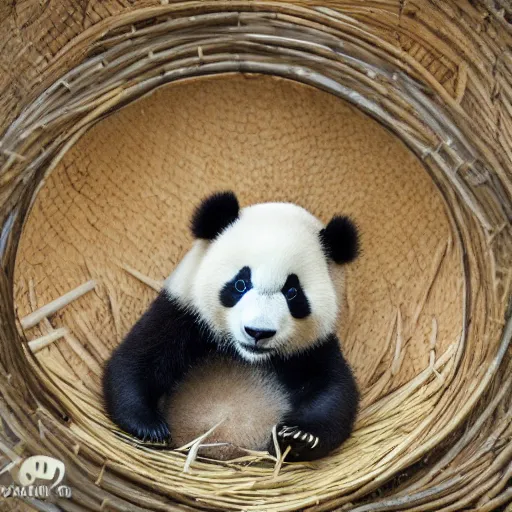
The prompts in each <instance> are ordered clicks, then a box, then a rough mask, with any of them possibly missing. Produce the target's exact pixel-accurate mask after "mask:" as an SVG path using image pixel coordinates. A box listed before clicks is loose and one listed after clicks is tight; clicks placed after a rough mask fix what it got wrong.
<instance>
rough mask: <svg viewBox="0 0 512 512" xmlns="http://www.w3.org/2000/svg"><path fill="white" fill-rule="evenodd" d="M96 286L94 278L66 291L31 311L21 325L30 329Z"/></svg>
mask: <svg viewBox="0 0 512 512" xmlns="http://www.w3.org/2000/svg"><path fill="white" fill-rule="evenodd" d="M95 287H96V281H94V280H91V281H88V282H87V283H84V284H82V285H80V286H77V287H76V288H75V289H73V290H71V291H69V292H67V293H65V294H64V295H62V296H61V297H59V298H58V299H55V300H54V301H52V302H50V303H48V304H46V305H45V306H43V307H41V308H40V309H38V310H37V311H34V312H33V313H30V314H29V315H27V316H26V317H24V318H22V319H21V326H22V327H23V329H30V328H31V327H34V326H35V325H37V324H38V323H39V322H40V321H41V320H42V319H43V318H47V317H49V316H51V315H53V314H54V313H56V312H57V311H59V310H60V309H62V308H64V307H65V306H67V305H68V304H70V303H71V302H73V301H74V300H77V299H78V298H80V297H81V296H82V295H85V294H86V293H88V292H90V291H91V290H94V288H95Z"/></svg>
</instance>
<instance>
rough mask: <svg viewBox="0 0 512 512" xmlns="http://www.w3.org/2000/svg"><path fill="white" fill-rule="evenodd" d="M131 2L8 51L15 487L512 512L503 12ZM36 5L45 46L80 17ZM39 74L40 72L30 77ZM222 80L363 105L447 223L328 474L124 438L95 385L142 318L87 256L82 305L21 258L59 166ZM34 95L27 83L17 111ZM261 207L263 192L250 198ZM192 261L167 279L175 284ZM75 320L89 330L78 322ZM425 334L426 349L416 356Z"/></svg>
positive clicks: (187, 502)
mask: <svg viewBox="0 0 512 512" xmlns="http://www.w3.org/2000/svg"><path fill="white" fill-rule="evenodd" d="M56 3H57V4H61V5H62V6H65V4H66V3H65V2H56ZM113 4H114V3H113V2H112V5H111V3H110V2H106V3H105V5H107V6H110V7H111V8H112V9H113V11H112V12H115V15H111V13H109V11H108V9H107V10H106V11H105V12H103V11H101V12H100V9H95V6H96V4H95V3H94V2H89V4H88V6H87V8H86V11H85V13H84V16H85V19H86V20H88V21H89V23H87V25H88V28H86V29H84V27H83V25H80V24H77V23H76V21H74V18H73V17H71V19H72V20H73V21H71V22H70V24H69V26H70V27H71V28H70V32H69V33H68V32H65V34H66V35H65V37H64V39H63V40H59V41H56V44H57V50H55V52H54V56H53V58H52V59H50V61H48V60H47V59H42V60H33V61H29V60H26V59H29V57H28V56H27V55H29V56H30V57H33V55H32V54H31V52H32V51H33V49H34V47H38V48H39V49H41V48H43V46H44V45H43V42H42V41H43V40H42V39H41V38H39V37H36V36H32V41H33V42H32V43H31V44H29V45H28V46H23V45H22V44H21V43H19V44H20V45H21V46H19V45H18V46H16V45H17V44H18V42H16V41H15V42H14V43H12V44H13V45H14V46H13V48H14V50H12V52H11V54H10V55H9V57H10V58H11V61H12V60H14V61H15V62H17V63H19V64H20V66H19V68H18V70H17V71H15V72H14V73H15V74H16V73H17V75H16V76H18V79H17V80H18V81H16V80H14V78H13V84H11V85H8V86H7V89H6V91H7V93H6V94H5V95H4V99H3V100H2V101H4V105H5V106H6V109H5V114H3V116H4V117H3V118H2V126H3V135H2V138H1V139H0V151H1V155H0V163H1V170H0V233H1V234H0V257H1V261H2V266H1V271H0V301H1V305H2V307H1V308H0V341H1V343H0V363H1V365H0V394H1V399H0V415H1V417H2V423H1V427H2V428H1V429H0V435H1V437H2V439H1V445H0V448H1V451H2V453H3V457H2V468H3V469H2V475H1V476H2V477H4V476H5V475H7V474H13V475H15V473H16V468H17V467H18V466H19V464H20V462H21V461H22V460H23V459H24V458H25V457H27V456H29V455H31V454H40V453H45V454H48V455H53V456H54V457H57V458H59V459H61V460H62V461H64V462H65V465H66V477H67V483H68V484H69V485H70V486H71V487H72V489H73V495H72V497H71V498H70V499H67V498H66V499H55V501H56V502H58V505H59V507H61V508H62V509H64V510H189V509H205V510H206V509H209V510H266V511H271V510H276V511H277V510H279V511H284V510H290V511H292V510H309V511H321V510H333V509H342V510H354V511H358V512H363V511H378V510H415V511H424V510H443V511H448V510H453V511H456V510H461V509H471V510H481V511H493V510H498V509H499V507H505V506H506V505H507V504H508V503H510V501H511V500H512V487H510V479H511V477H512V463H511V460H512V443H511V436H512V402H511V397H512V393H511V390H512V360H511V357H510V352H509V350H508V347H509V343H510V339H511V336H512V321H511V311H510V297H511V290H512V269H511V259H512V258H511V254H512V235H511V224H510V219H511V218H512V205H511V193H512V164H511V158H510V157H511V154H512V151H511V147H512V115H511V112H512V108H511V99H512V89H511V85H510V84H511V83H512V65H511V60H510V45H511V42H512V32H511V29H510V26H509V25H508V20H509V19H510V16H511V12H510V9H509V7H507V4H506V3H503V5H498V4H499V2H485V1H482V2H480V3H479V2H471V5H470V4H469V3H468V4H466V3H463V2H455V1H444V0H439V1H437V0H433V1H432V2H429V3H428V5H427V4H423V3H420V2H418V3H415V2H382V3H380V2H372V3H371V5H369V3H363V2H355V1H354V2H350V1H349V2H343V3H341V2H336V1H332V2H331V1H325V2H324V3H323V5H320V6H318V5H313V4H312V3H310V2H280V3H277V2H259V3H254V2H244V1H238V2H231V1H230V2H224V1H217V2H190V3H170V4H169V3H168V2H161V5H160V4H159V5H156V6H152V7H147V8H134V7H130V8H121V7H119V6H117V7H115V8H114V7H113ZM388 4H389V5H388ZM395 4H396V5H395ZM491 4H492V5H491ZM497 5H498V6H497ZM96 7H97V6H96ZM31 9H32V10H31V11H30V12H31V14H32V15H33V16H34V19H39V18H38V16H37V14H39V15H40V23H41V28H40V30H41V31H42V27H44V26H45V25H46V26H50V25H52V24H53V25H55V26H62V25H59V24H58V23H56V21H55V17H59V19H61V21H62V12H61V11H60V10H58V9H57V10H52V9H50V12H46V11H45V12H41V13H38V12H36V11H37V7H35V6H32V8H31ZM70 9H71V7H70ZM29 10H30V9H27V11H29ZM116 10H117V12H116ZM71 12H74V11H73V10H72V9H71ZM25 15H27V13H25ZM15 18H16V14H15V13H11V15H10V16H6V20H8V22H10V21H12V24H10V25H4V29H5V30H6V31H7V30H10V31H11V32H12V33H15V32H16V31H18V33H19V31H23V30H25V29H26V27H33V22H34V20H32V21H31V22H30V23H29V22H27V24H26V25H24V26H23V27H22V28H19V27H18V25H17V23H16V21H15ZM29 21H30V20H29ZM62 23H63V22H62ZM36 32H37V29H36ZM25 35H26V36H27V37H29V35H28V33H25ZM20 40H23V38H20ZM42 45H43V46H42ZM7 53H8V52H6V54H7ZM25 62H32V67H31V68H30V69H31V71H30V72H28V71H27V68H26V67H24V66H22V65H21V64H23V63H25ZM34 70H36V71H37V73H36V74H34V73H33V71H34ZM221 74H243V75H245V76H252V75H253V74H257V75H260V74H263V75H271V76H274V77H281V78H285V79H289V80H292V81H294V82H299V83H302V84H306V85H308V86H312V87H313V88H315V89H317V90H321V91H324V92H327V93H329V94H330V95H332V96H331V97H332V101H339V100H338V99H337V98H341V99H343V100H346V101H348V102H350V103H351V104H353V105H355V106H356V107H357V108H358V109H360V110H362V111H363V112H365V113H367V114H369V115H370V116H371V117H373V118H374V119H376V120H378V121H379V122H380V123H381V124H383V125H384V126H386V127H387V128H388V129H389V130H391V131H392V132H393V133H394V135H395V136H396V137H398V138H399V139H401V140H402V141H403V142H405V144H406V145H407V146H408V147H409V148H410V149H411V150H412V151H413V152H414V153H415V154H416V156H417V157H418V159H419V160H420V161H421V162H422V163H423V165H424V166H425V168H426V169H427V171H428V177H429V180H430V182H431V183H433V184H434V185H435V187H434V188H435V190H436V194H437V197H438V198H440V199H439V201H441V202H442V204H443V208H444V211H445V214H446V219H447V223H446V226H447V230H448V231H447V232H448V233H449V234H448V236H447V237H445V238H444V239H443V240H442V243H439V244H437V245H436V246H435V247H434V250H433V251H431V253H430V259H429V262H428V265H425V268H424V269H423V272H422V273H421V278H420V276H418V288H417V292H416V293H415V295H414V296H411V297H401V299H400V300H398V301H397V304H396V305H395V306H394V307H393V309H392V314H391V316H390V317H389V318H386V320H385V324H386V325H387V328H386V329H384V332H383V334H382V336H381V338H379V339H380V341H381V342H382V343H381V345H379V346H378V348H377V350H376V354H374V356H373V358H371V359H370V358H365V357H362V354H361V353H358V351H357V349H356V348H350V347H349V348H348V352H349V359H351V361H352V362H353V363H354V364H355V365H356V367H357V366H358V365H359V366H358V375H360V376H361V377H360V378H361V379H364V386H363V392H364V394H363V407H362V410H361V413H360V415H359V418H358V422H357V427H356V431H355V433H354V435H353V437H352V438H351V439H350V440H349V441H348V442H347V443H346V444H345V445H344V446H343V447H342V449H341V450H340V451H339V452H337V453H335V454H333V455H332V456H331V457H328V458H326V459H324V460H322V461H319V462H318V463H315V464H286V458H285V455H286V454H280V456H279V457H278V458H277V459H275V458H272V457H270V456H269V455H268V454H265V453H247V455H246V456H243V457H241V458H239V459H237V460H235V461H230V462H217V463H214V462H211V461H208V460H204V459H201V458H197V457H196V454H197V447H198V444H200V443H202V442H207V435H206V434H207V433H205V436H204V439H199V440H197V441H196V442H195V443H191V445H189V446H186V447H183V449H181V450H178V451H172V452H169V451H163V450H156V449H154V447H151V446H144V445H141V444H140V443H137V442H136V441H135V440H133V439H129V438H126V437H123V435H122V433H120V432H117V431H116V429H115V427H114V426H113V425H112V424H111V423H110V422H109V420H108V419H107V418H106V417H105V415H104V411H103V409H102V406H101V396H100V393H99V386H98V382H99V377H100V375H101V367H102V363H103V361H105V359H106V358H108V356H109V353H110V350H111V348H112V346H114V345H115V343H116V342H118V341H119V339H120V338H121V337H122V334H123V333H124V332H125V331H126V328H127V324H129V321H127V320H126V319H124V318H123V309H124V308H123V307H121V305H120V303H119V298H118V296H116V293H115V289H113V287H112V286H111V285H110V284H109V280H108V276H107V274H106V273H104V274H101V272H98V271H97V269H94V268H92V262H93V258H92V257H91V258H90V259H89V262H90V264H91V268H88V269H85V271H84V278H83V279H79V281H80V282H78V283H76V286H75V287H73V289H72V290H70V289H66V288H65V287H64V289H63V286H62V285H61V286H60V287H59V286H57V287H56V288H55V289H54V290H53V291H52V294H51V297H49V296H46V295H44V293H43V294H42V293H40V288H41V283H40V282H38V281H37V279H36V278H32V279H31V278H29V277H30V272H29V270H28V269H29V268H40V267H41V266H43V267H44V261H43V262H37V261H35V260H34V262H33V263H32V262H31V261H29V259H28V258H24V259H23V258H21V261H22V263H19V260H20V257H19V256H18V271H17V272H16V260H17V255H18V250H19V251H21V252H23V243H22V242H21V241H22V238H23V237H25V239H33V238H34V237H36V235H37V230H36V229H35V228H32V229H31V228H30V218H31V216H32V213H35V212H36V211H38V208H39V207H38V203H37V201H38V199H37V196H38V192H40V191H41V194H43V193H44V191H45V190H48V193H50V191H51V186H50V185H51V184H52V182H51V179H52V178H51V173H52V171H54V170H55V172H57V171H58V169H59V166H61V165H62V162H63V161H65V158H66V155H67V154H68V153H69V152H70V151H71V150H72V148H73V147H74V146H75V144H77V142H78V141H79V139H82V137H83V136H84V134H86V132H88V131H89V130H90V129H91V128H92V127H93V126H94V125H96V124H97V123H98V122H99V121H102V120H104V119H105V118H106V117H107V116H109V115H110V114H112V113H113V112H116V111H117V110H119V109H121V107H127V106H128V105H129V104H131V103H133V102H134V101H135V100H138V99H140V98H142V97H144V96H145V95H147V94H148V93H150V92H152V91H154V90H155V89H156V88H159V87H161V86H163V85H165V84H169V83H171V82H181V81H183V80H185V79H190V78H195V79H199V78H201V79H202V78H204V77H207V76H211V75H221ZM12 76H15V75H12ZM21 79H25V80H26V81H27V83H29V84H30V85H31V89H30V93H22V94H21V96H20V94H16V91H17V89H16V84H17V83H19V81H20V80H21ZM8 80H9V79H8ZM100 124H101V123H100ZM100 124H98V127H99V126H100ZM171 151H172V149H171ZM347 176H349V175H347ZM346 179H347V180H350V179H351V178H350V177H348V178H346ZM45 184H46V185H45ZM247 199H248V200H249V199H255V197H251V195H250V193H247ZM418 200H419V198H418ZM148 201H149V200H148ZM48 204H49V203H48ZM51 211H52V210H50V209H48V212H47V213H48V215H50V214H51ZM31 212H32V213H31ZM50 216H51V215H50ZM178 220H179V222H177V226H179V225H180V223H181V225H182V226H183V225H184V224H183V222H182V219H178ZM35 226H36V227H37V226H38V224H37V223H36V224H35ZM173 229H174V227H173ZM176 229H177V228H176ZM22 233H24V234H23V236H22ZM181 249H182V248H181ZM178 252H179V251H178ZM113 259H114V258H112V260H113ZM177 259H178V257H177V256H176V257H175V258H174V260H173V261H168V262H166V263H167V264H169V265H167V266H165V265H164V266H163V267H165V268H167V270H170V269H169V267H170V263H173V262H174V263H175V260H177ZM450 261H451V262H456V264H455V263H453V265H455V266H453V267H449V265H450V263H449V262H450ZM112 264H113V265H115V266H116V268H117V269H118V271H119V272H120V273H122V274H123V275H125V276H126V278H127V279H128V278H129V279H133V280H134V281H136V282H137V283H138V285H139V286H140V287H141V288H140V290H144V291H140V293H141V294H146V295H145V297H146V298H147V299H149V298H150V297H151V296H152V294H155V293H156V291H155V290H158V289H159V287H160V286H161V279H162V278H163V276H164V272H163V270H162V272H156V271H154V272H152V273H151V275H149V274H150V272H148V271H147V268H146V272H144V271H142V270H141V269H140V268H137V267H136V263H135V261H134V262H131V264H129V263H127V262H126V261H120V260H119V259H117V260H116V261H115V262H114V261H113V262H112ZM447 265H448V267H449V268H454V269H456V270H455V271H454V272H452V274H453V282H454V283H455V285H454V289H455V290H456V293H455V295H454V296H455V297H456V298H457V301H458V304H459V305H460V308H459V309H458V310H457V311H458V313H457V315H455V316H456V318H455V320H454V326H455V327H454V330H453V332H452V333H451V335H450V336H447V335H446V333H443V331H442V327H443V321H442V317H441V316H440V315H441V314H442V311H443V310H444V309H449V304H448V300H447V301H446V303H444V302H443V297H444V296H445V290H444V289H442V290H441V289H440V290H441V291H442V293H441V292H436V291H435V290H436V287H437V286H439V281H440V278H439V276H440V275H443V276H445V277H446V275H448V274H449V272H448V271H447V270H446V268H448V267H447ZM51 272H54V274H53V275H55V273H56V274H58V273H59V269H57V270H55V269H52V271H51ZM443 272H445V274H443ZM446 272H448V274H447V273H446ZM48 273H50V270H48ZM34 275H35V274H34ZM27 276H29V277H27ZM91 278H93V279H91ZM63 282H65V281H62V283H63ZM349 284H350V280H349ZM13 290H14V291H13ZM452 291H453V290H452ZM94 294H96V296H97V297H100V298H101V297H102V298H103V299H104V301H105V304H107V306H106V308H105V310H106V311H107V313H105V314H106V315H108V317H109V320H108V321H109V322H110V324H111V325H112V326H113V327H112V333H113V339H114V341H112V339H110V340H109V341H107V340H106V339H105V338H102V337H101V336H99V335H98V331H97V329H95V325H94V324H95V319H96V318H97V317H95V313H94V312H93V306H91V304H92V303H90V302H89V303H86V302H84V301H85V300H86V298H87V297H91V296H93V295H94ZM41 295H43V296H41ZM434 296H435V297H436V300H435V303H436V304H435V307H434V306H433V307H434V309H433V310H431V309H429V307H430V306H429V307H427V304H430V302H429V301H432V297H434ZM50 299H51V300H50ZM146 302H147V301H146ZM347 302H348V310H349V315H351V318H352V320H353V318H355V317H357V314H358V312H357V309H356V308H353V307H351V304H352V302H353V301H352V302H351V298H350V287H349V297H347ZM15 306H17V311H18V315H17V314H16V312H15V311H16V307H15ZM72 306H73V307H74V309H72V314H70V315H71V316H68V317H66V316H65V315H63V314H61V313H62V311H65V310H69V308H71V307H72ZM427 311H428V312H429V314H428V315H427V314H426V312H427ZM432 311H434V313H432ZM135 313H136V314H140V311H136V312H135ZM135 313H134V314H135ZM440 318H441V320H440ZM130 321H131V319H130ZM426 326H427V327H426ZM419 330H420V331H422V333H421V336H420V338H421V339H422V340H423V341H422V342H418V343H415V344H413V343H412V342H411V339H412V338H413V337H414V336H415V335H416V333H417V331H419ZM441 334H442V335H441ZM114 335H115V336H114ZM444 338H447V339H444ZM448 338H449V339H448ZM59 344H60V345H59ZM64 346H65V348H63V347H64ZM59 347H60V348H59ZM407 347H413V348H409V351H416V352H418V353H421V355H422V357H423V359H422V361H423V363H422V364H421V365H417V366H415V365H411V366H410V367H409V371H408V372H406V373H404V372H403V366H404V364H405V363H404V359H405V358H406V348H407ZM50 350H55V351H60V352H59V354H60V356H59V355H58V353H57V352H48V351H50ZM45 354H46V356H45ZM48 354H51V356H50V357H47V356H48ZM368 361H371V363H370V366H369V367H368ZM24 501H27V502H30V503H31V505H33V506H36V507H39V508H44V506H47V505H45V504H43V503H41V502H37V500H33V499H30V498H25V499H24ZM13 503H14V502H13ZM13 506H14V505H13Z"/></svg>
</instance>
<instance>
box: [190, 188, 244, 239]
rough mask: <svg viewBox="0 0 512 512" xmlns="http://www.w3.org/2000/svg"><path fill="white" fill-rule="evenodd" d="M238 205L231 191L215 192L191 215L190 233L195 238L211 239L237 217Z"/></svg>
mask: <svg viewBox="0 0 512 512" xmlns="http://www.w3.org/2000/svg"><path fill="white" fill-rule="evenodd" d="M239 211H240V206H239V205H238V199H237V198H236V196H235V194H234V193H233V192H231V191H228V192H217V193H216V194H213V195H211V196H209V197H207V198H206V199H204V200H203V202H202V203H201V204H200V205H199V206H198V207H197V208H196V211H195V212H194V215H193V217H192V233H193V235H194V236H195V237H196V238H201V239H203V240H213V239H214V238H215V237H216V236H217V235H218V234H219V233H221V232H222V231H223V230H224V229H225V228H227V227H228V226H229V225H230V224H232V223H233V222H235V220H236V219H238V213H239Z"/></svg>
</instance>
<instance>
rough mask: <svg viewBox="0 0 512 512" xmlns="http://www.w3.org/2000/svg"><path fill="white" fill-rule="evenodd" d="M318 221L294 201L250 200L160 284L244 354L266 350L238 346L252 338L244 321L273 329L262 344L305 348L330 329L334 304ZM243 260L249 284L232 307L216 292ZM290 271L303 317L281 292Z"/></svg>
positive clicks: (284, 351)
mask: <svg viewBox="0 0 512 512" xmlns="http://www.w3.org/2000/svg"><path fill="white" fill-rule="evenodd" d="M322 228H323V224H322V223H321V221H320V220H319V219H317V218H316V217H314V216H313V215H312V214H311V213H309V212H308V211H307V210H305V209H303V208H301V207H299V206H296V205H293V204H289V203H263V204H258V205H254V206H249V207H247V208H244V209H242V210H241V212H240V218H239V220H238V221H236V222H235V223H234V224H232V225H231V226H229V227H228V228H227V229H226V230H225V231H224V232H223V233H221V234H220V235H219V236H218V237H217V238H216V239H215V240H214V241H213V242H211V243H208V242H204V241H197V242H195V244H194V246H193V247H192V249H191V250H190V251H189V253H188V254H187V255H186V256H185V258H184V259H183V260H182V262H181V263H180V265H179V266H178V267H177V268H176V270H175V271H174V272H173V274H172V275H171V276H170V277H169V278H168V279H167V281H166V283H165V288H166V290H167V291H168V292H169V293H170V294H171V295H172V296H174V297H178V298H180V299H181V300H182V301H183V302H184V303H186V304H188V305H190V306H192V307H194V309H196V310H197V311H198V313H199V315H200V316H201V317H202V318H203V319H204V321H205V322H206V323H207V324H208V325H209V327H210V328H211V329H212V331H213V332H214V333H216V334H217V335H218V336H219V339H223V340H226V339H227V340H229V342H230V343H232V344H233V346H234V347H235V348H236V349H237V350H238V352H239V353H240V354H241V355H242V357H244V358H245V359H246V360H248V361H251V362H255V361H258V360H261V359H264V358H266V357H268V355H269V354H268V353H264V354H254V353H252V352H249V351H247V350H245V349H244V348H243V346H241V344H244V343H245V344H247V343H249V342H252V340H251V339H250V338H249V337H248V335H247V334H246V333H245V330H244V328H245V327H251V328H253V329H272V330H275V331H277V333H276V335H275V336H273V337H272V338H270V339H268V340H264V341H263V342H262V343H261V345H262V346H264V347H266V348H267V347H268V348H270V349H273V350H275V351H276V352H279V353H281V354H283V355H289V354H292V353H295V352H298V351H301V350H304V349H305V348H307V347H309V346H311V344H312V343H314V342H315V341H316V340H318V339H319V338H321V337H323V336H327V335H328V334H330V333H332V332H333V331H334V329H335V323H336V316H337V310H338V307H337V299H336V290H335V287H334V284H333V281H332V278H331V274H330V266H329V263H328V262H327V259H326V257H325V255H324V253H323V251H322V247H321V244H320V239H319V232H320V230H321V229H322ZM245 266H248V267H250V269H251V281H252V285H253V289H252V290H250V291H248V292H247V293H246V294H245V295H244V296H243V297H242V299H241V300H240V301H239V302H238V303H237V304H236V305H235V306H234V307H233V308H226V307H224V306H223V305H222V304H221V302H220V299H219V295H220V292H221V290H222V288H223V287H224V285H225V283H227V282H228V281H230V280H231V279H233V277H234V276H235V275H236V274H237V273H238V272H239V270H240V269H241V268H242V267H245ZM290 274H296V275H297V276H298V277H299V280H300V283H301V286H302V288H303V290H304V293H305V294H306V297H307V299H308V302H309V305H310V308H311V314H310V315H309V316H308V317H306V318H304V319H295V318H293V317H292V316H291V314H290V312H289V310H288V305H287V303H286V299H285V297H284V296H283V294H282V293H281V289H282V287H283V285H284V284H285V281H286V279H287V277H288V275H290Z"/></svg>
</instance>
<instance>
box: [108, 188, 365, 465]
mask: <svg viewBox="0 0 512 512" xmlns="http://www.w3.org/2000/svg"><path fill="white" fill-rule="evenodd" d="M191 228H192V233H193V235H194V237H195V239H196V240H195V242H194V244H193V246H192V247H191V249H190V251H189V252H188V253H187V254H186V255H185V257H184V258H183V259H182V260H181V262H180V263H179V264H178V266H177V267H176V269H175V270H174V272H173V273H172V274H171V275H170V276H169V277H168V278H167V280H166V281H165V283H164V286H163V289H162V291H161V293H160V294H159V295H158V297H157V298H156V299H155V300H154V302H153V303H152V304H151V306H150V307H149V309H148V310H147V311H146V313H145V314H144V315H143V316H142V317H141V318H140V319H139V321H138V322H137V323H136V324H135V325H134V327H133V328H132V330H131V331H130V332H129V334H128V335H127V336H126V338H125V339H124V340H123V342H122V343H121V344H120V345H119V347H118V348H117V349H116V350H115V351H114V353H113V354H112V356H111V358H110V360H109V361H108V363H107V364H106V367H105V372H104V377H103V390H104V398H105V406H106V410H107V412H108V414H109V415H110V417H111V419H112V420H113V422H115V423H116V424H117V425H118V426H119V427H120V428H121V429H123V430H124V431H126V432H128V433H130V434H132V435H133V436H135V437H137V438H140V439H143V440H146V441H152V442H165V441H167V442H168V441H169V440H171V443H172V446H175V447H177V446H180V445H183V444H185V443H187V442H189V441H192V440H193V439H195V438H197V437H199V436H200V435H202V434H204V433H205V432H207V431H208V430H209V429H211V428H212V427H213V426H215V425H217V427H216V429H215V430H214V431H213V433H212V434H211V435H210V437H208V439H207V440H205V444H206V445H207V446H206V447H205V448H204V450H203V452H200V453H202V454H203V455H207V456H209V457H213V458H218V459H226V458H232V457H234V456H237V455H238V454H240V449H247V450H268V451H270V452H271V453H273V454H275V450H274V442H273V436H272V433H271V432H272V429H273V427H274V426H276V430H275V432H276V434H277V440H278V443H279V445H280V448H281V449H282V450H285V449H286V448H287V447H290V449H289V450H288V456H287V460H292V461H294V460H295V461H303V460H313V459H317V458H320V457H323V456H325V455H327V454H328V453H329V452H331V451H332V450H334V449H335V448H337V447H339V446H340V445H341V443H342V442H343V441H344V440H346V439H347V438H348V437H349V435H350V433H351V431H352V428H353V424H354V420H355V417H356V414H357V408H358V401H359V393H358V388H357V384H356V381H355V379H354V376H353V374H352V371H351V369H350V367H349V365H348V364H347V362H346V361H345V359H344V357H343V355H342V352H341V350H340V343H339V340H338V338H337V336H336V333H335V325H336V320H337V315H338V309H339V305H338V298H337V293H336V291H337V290H336V286H335V281H334V279H333V272H332V270H333V269H332V266H333V265H334V264H344V263H348V262H350V261H352V260H354V259H355V258H356V256H357V254H358V232H357V229H356V227H355V225H354V224H353V222H352V221H351V220H350V219H348V218H347V217H342V216H334V217H333V218H332V220H331V221H330V222H329V223H328V224H327V226H324V225H323V224H322V222H321V221H320V220H319V219H317V218H316V217H315V216H313V215H312V214H311V213H309V212H308V211H307V210H305V209H304V208H302V207H300V206H297V205H295V204H291V203H262V204H256V205H252V206H248V207H245V208H243V209H240V207H239V203H238V200H237V197H236V196H235V194H234V193H232V192H222V193H216V194H213V195H211V196H210V197H208V198H206V199H204V200H203V201H202V203H201V204H200V205H199V206H198V207H197V209H196V211H195V213H194V215H193V218H192V223H191ZM208 446H209V447H208Z"/></svg>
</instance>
